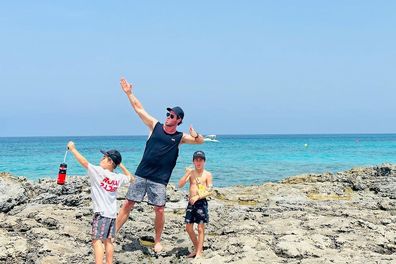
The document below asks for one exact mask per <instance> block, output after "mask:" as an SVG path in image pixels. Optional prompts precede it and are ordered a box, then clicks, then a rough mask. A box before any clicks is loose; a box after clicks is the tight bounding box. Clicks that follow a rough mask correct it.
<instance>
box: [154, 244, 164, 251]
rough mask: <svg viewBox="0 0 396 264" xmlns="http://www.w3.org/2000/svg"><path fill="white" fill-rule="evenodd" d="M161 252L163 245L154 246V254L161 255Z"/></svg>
mask: <svg viewBox="0 0 396 264" xmlns="http://www.w3.org/2000/svg"><path fill="white" fill-rule="evenodd" d="M161 250H162V245H161V243H159V242H158V243H155V244H154V252H155V253H160V252H161Z"/></svg>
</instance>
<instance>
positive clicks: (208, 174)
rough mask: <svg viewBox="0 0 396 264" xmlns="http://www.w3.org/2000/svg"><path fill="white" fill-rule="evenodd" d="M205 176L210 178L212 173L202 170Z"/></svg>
mask: <svg viewBox="0 0 396 264" xmlns="http://www.w3.org/2000/svg"><path fill="white" fill-rule="evenodd" d="M204 173H205V175H207V176H212V173H211V172H210V171H207V170H204Z"/></svg>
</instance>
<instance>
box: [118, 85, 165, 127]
mask: <svg viewBox="0 0 396 264" xmlns="http://www.w3.org/2000/svg"><path fill="white" fill-rule="evenodd" d="M120 84H121V88H122V90H123V91H124V93H125V94H126V95H127V96H128V99H129V102H130V103H131V105H132V107H133V110H135V112H136V113H137V114H138V116H139V117H140V119H142V121H143V123H145V124H146V126H148V128H149V129H150V131H153V129H154V126H155V124H156V123H157V122H158V121H157V119H155V118H154V117H152V116H151V115H150V114H149V113H147V112H146V110H144V108H143V105H142V104H141V103H140V101H139V100H138V99H137V98H136V96H135V95H134V94H133V92H132V84H130V83H128V81H127V80H125V79H124V78H121V81H120Z"/></svg>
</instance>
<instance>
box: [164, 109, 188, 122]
mask: <svg viewBox="0 0 396 264" xmlns="http://www.w3.org/2000/svg"><path fill="white" fill-rule="evenodd" d="M166 110H168V111H169V112H170V111H173V112H175V114H176V115H177V116H178V117H180V119H181V120H183V118H184V111H183V109H181V107H180V106H175V107H173V108H170V107H168V108H166ZM181 123H182V122H180V123H179V125H180V124H181Z"/></svg>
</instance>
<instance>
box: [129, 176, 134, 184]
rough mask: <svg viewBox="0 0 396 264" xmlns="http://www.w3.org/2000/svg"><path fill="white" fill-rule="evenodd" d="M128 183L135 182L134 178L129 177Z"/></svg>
mask: <svg viewBox="0 0 396 264" xmlns="http://www.w3.org/2000/svg"><path fill="white" fill-rule="evenodd" d="M129 182H130V183H134V182H135V177H134V176H132V175H131V176H129Z"/></svg>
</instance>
